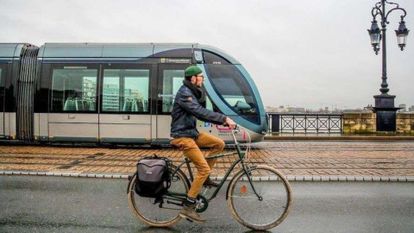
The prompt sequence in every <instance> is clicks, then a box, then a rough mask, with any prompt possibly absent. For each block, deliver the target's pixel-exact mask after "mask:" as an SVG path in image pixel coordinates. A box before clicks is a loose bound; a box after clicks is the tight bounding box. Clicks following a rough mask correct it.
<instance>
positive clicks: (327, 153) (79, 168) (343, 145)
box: [0, 141, 414, 182]
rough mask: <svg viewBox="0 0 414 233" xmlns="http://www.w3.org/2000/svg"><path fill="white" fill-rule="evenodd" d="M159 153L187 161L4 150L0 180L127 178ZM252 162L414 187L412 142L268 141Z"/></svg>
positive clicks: (298, 175)
mask: <svg viewBox="0 0 414 233" xmlns="http://www.w3.org/2000/svg"><path fill="white" fill-rule="evenodd" d="M228 151H230V150H228ZM154 153H155V154H159V155H162V156H168V157H169V158H171V159H172V160H173V161H174V163H175V164H178V163H179V162H180V161H182V155H181V152H180V151H178V150H172V149H169V148H165V149H136V148H131V149H108V148H79V147H77V148H69V147H40V146H0V175H45V176H46V175H51V176H72V177H97V178H127V177H128V175H131V174H133V173H134V171H135V169H136V168H135V164H136V161H137V160H138V159H139V158H142V157H143V156H148V155H152V154H154ZM233 161H234V157H226V158H221V159H219V160H218V161H217V164H216V166H215V169H213V174H212V177H213V178H215V179H221V178H222V177H223V175H224V174H225V171H226V170H227V168H229V167H230V165H231V163H232V162H233ZM248 161H249V162H251V163H254V164H266V165H269V166H272V167H275V168H277V169H278V170H279V171H281V172H282V173H283V174H284V175H285V176H286V177H287V178H288V179H289V180H293V181H402V182H407V181H410V182H412V181H414V142H412V141H408V142H406V141H397V142H383V141H378V142H369V141H363V142H361V141H346V142H344V141H265V142H261V143H257V144H254V148H253V150H252V151H251V153H250V156H249V160H248Z"/></svg>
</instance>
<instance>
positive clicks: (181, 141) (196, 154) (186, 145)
mask: <svg viewBox="0 0 414 233" xmlns="http://www.w3.org/2000/svg"><path fill="white" fill-rule="evenodd" d="M171 144H172V145H174V146H177V147H179V148H182V150H183V151H184V155H185V156H186V157H187V158H189V159H190V160H191V161H192V162H193V164H194V166H195V167H196V169H197V175H196V176H195V178H194V181H193V183H192V184H191V188H190V190H189V191H188V194H187V196H188V197H190V198H194V199H195V198H197V195H198V194H199V193H200V191H201V188H202V187H203V183H204V181H205V180H206V179H207V177H208V175H209V174H210V171H211V169H210V166H209V164H208V163H207V161H206V159H205V158H204V156H203V153H202V152H201V151H200V148H199V147H198V145H197V144H196V142H195V141H194V139H192V138H176V139H173V140H172V141H171Z"/></svg>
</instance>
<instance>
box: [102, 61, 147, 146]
mask: <svg viewBox="0 0 414 233" xmlns="http://www.w3.org/2000/svg"><path fill="white" fill-rule="evenodd" d="M150 75H151V68H150V66H149V65H145V64H140V65H137V64H131V65H126V64H106V65H104V66H103V72H102V85H101V86H102V91H101V93H102V94H101V96H102V98H101V104H100V106H101V109H100V114H99V138H100V141H101V142H108V143H147V142H149V141H150V140H151V113H150V101H149V100H150V87H151V84H150V80H151V79H150V77H151V76H150Z"/></svg>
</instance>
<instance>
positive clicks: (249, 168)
mask: <svg viewBox="0 0 414 233" xmlns="http://www.w3.org/2000/svg"><path fill="white" fill-rule="evenodd" d="M256 167H257V166H251V167H248V168H247V169H246V171H247V172H249V171H251V170H253V169H255V168H256ZM240 173H245V171H244V170H243V169H242V170H240V171H238V172H237V173H236V174H235V175H234V176H233V178H231V180H230V182H229V185H228V186H227V191H226V200H227V199H228V198H229V191H230V186H231V183H232V182H233V181H234V180H235V179H236V177H238V176H239V174H240Z"/></svg>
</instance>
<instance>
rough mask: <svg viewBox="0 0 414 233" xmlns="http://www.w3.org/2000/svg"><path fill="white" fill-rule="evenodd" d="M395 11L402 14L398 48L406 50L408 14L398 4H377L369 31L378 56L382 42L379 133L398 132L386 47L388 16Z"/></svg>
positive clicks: (376, 109)
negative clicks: (390, 88) (388, 81)
mask: <svg viewBox="0 0 414 233" xmlns="http://www.w3.org/2000/svg"><path fill="white" fill-rule="evenodd" d="M387 4H388V5H391V6H393V7H392V8H391V9H390V10H388V11H386V9H385V6H386V5H387ZM393 11H400V12H401V16H400V17H401V21H400V25H399V27H398V30H395V32H396V34H397V40H398V46H399V47H400V49H401V51H402V50H404V47H405V45H406V38H407V35H408V32H409V31H408V30H407V28H406V27H405V22H404V17H405V16H406V15H407V12H406V11H405V10H404V9H403V8H401V7H400V6H399V5H398V4H397V3H394V2H389V1H386V0H381V1H380V2H377V3H376V4H375V6H374V7H373V8H372V11H371V14H372V17H373V20H372V22H371V28H370V29H368V34H369V36H370V39H371V45H372V47H373V49H374V52H375V54H378V51H380V42H381V40H382V46H381V48H382V83H381V88H380V89H379V90H380V91H381V94H380V95H375V96H374V99H375V107H374V112H376V114H377V131H392V132H395V131H396V112H397V110H398V109H399V108H396V107H395V106H394V99H395V95H389V94H388V91H389V88H388V83H387V45H386V38H387V36H386V31H387V24H389V22H388V16H389V14H390V13H391V12H393ZM377 16H378V17H379V19H380V20H381V21H380V23H381V29H380V28H379V27H378V24H377Z"/></svg>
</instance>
